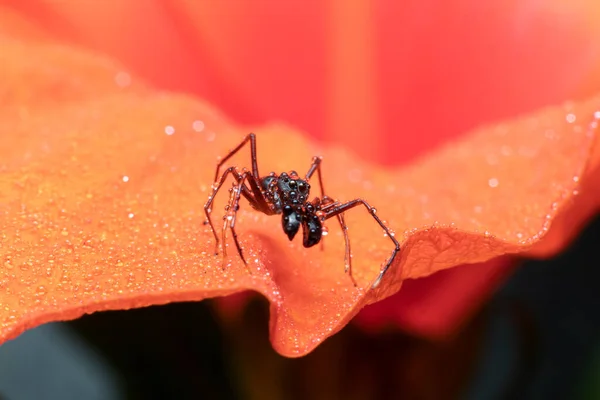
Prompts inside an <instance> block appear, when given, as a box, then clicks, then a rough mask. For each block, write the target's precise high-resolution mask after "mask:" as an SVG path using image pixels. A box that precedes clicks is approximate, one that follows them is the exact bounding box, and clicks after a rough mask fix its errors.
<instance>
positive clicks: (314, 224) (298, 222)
mask: <svg viewBox="0 0 600 400" xmlns="http://www.w3.org/2000/svg"><path fill="white" fill-rule="evenodd" d="M248 142H250V153H251V161H252V171H251V172H250V171H246V170H243V172H240V171H238V169H237V168H235V167H229V168H227V169H226V170H225V172H223V174H222V175H220V176H219V171H220V169H221V166H222V165H223V164H224V163H225V162H226V161H227V160H228V159H229V158H231V157H232V156H233V155H234V154H235V153H237V152H238V151H239V150H240V149H241V148H242V147H243V146H244V145H245V144H246V143H248ZM315 172H316V173H317V175H318V178H319V186H320V189H321V197H315V198H314V199H312V200H310V199H309V195H310V184H309V181H310V179H311V177H312V176H313V174H314V173H315ZM229 175H232V176H233V178H234V179H235V182H236V184H235V185H234V188H233V190H232V196H231V198H230V200H229V205H228V207H227V209H228V210H229V212H230V215H229V217H228V218H226V219H225V224H224V225H223V231H222V238H221V240H222V241H223V243H224V242H225V239H226V231H227V225H229V228H230V230H231V232H232V236H233V240H234V242H235V245H236V248H237V250H238V253H239V255H240V257H241V259H242V260H243V261H244V263H245V264H246V265H247V263H246V259H245V258H244V254H243V252H242V248H241V247H240V244H239V241H238V238H237V234H236V232H235V217H236V215H237V210H238V208H239V202H240V199H241V197H242V196H243V197H244V198H246V200H248V202H249V203H250V205H251V206H252V208H254V209H255V210H257V211H260V212H262V213H265V214H267V215H279V214H281V224H282V227H283V231H284V232H285V234H286V235H287V237H288V238H289V240H293V239H294V237H295V236H296V234H297V233H298V231H299V230H300V228H302V244H303V245H304V247H312V246H314V245H316V244H318V243H319V242H320V241H321V239H322V237H323V233H324V231H325V227H324V222H325V221H326V220H328V219H329V218H332V217H336V218H337V220H338V222H339V224H340V226H341V227H342V231H343V233H344V241H345V243H346V253H345V257H344V260H345V270H346V272H347V273H348V274H349V275H350V278H351V279H352V282H353V283H354V284H355V285H356V282H355V280H354V278H353V277H352V269H351V253H350V240H349V238H348V232H347V227H346V222H345V220H344V212H346V211H348V210H350V209H351V208H354V207H356V206H359V205H363V206H364V207H365V208H366V209H367V210H368V211H369V213H370V214H371V216H372V217H373V219H375V221H377V223H378V224H379V225H380V226H381V227H382V228H383V230H384V232H385V233H386V235H387V236H388V237H389V238H390V239H391V240H392V242H393V243H394V246H395V247H394V251H393V252H392V255H391V257H390V258H389V259H388V260H387V262H386V264H385V266H384V267H383V269H382V270H381V272H380V273H379V276H378V277H377V279H376V280H375V282H374V283H373V285H372V287H373V288H375V287H377V286H378V285H379V283H380V282H381V279H382V278H383V276H384V274H385V273H386V271H387V270H388V268H389V267H390V265H391V264H392V262H393V261H394V259H395V257H396V255H397V254H398V252H399V251H400V244H399V243H398V241H397V240H396V238H394V235H393V234H392V233H391V232H390V231H389V229H388V228H387V227H386V226H385V224H384V223H383V222H382V221H381V220H380V219H379V217H378V216H377V215H376V214H375V209H374V208H373V207H371V206H370V205H369V204H368V203H367V202H366V201H364V200H363V199H355V200H352V201H349V202H347V203H341V202H339V201H336V200H334V199H332V198H330V197H328V196H326V195H325V190H324V188H323V179H322V176H321V157H314V158H313V162H312V164H311V166H310V168H309V170H308V172H307V173H306V176H305V177H304V179H302V178H300V177H299V175H298V173H297V172H295V171H290V172H288V173H286V172H282V173H281V174H279V175H277V174H275V173H274V172H271V173H270V174H269V175H267V176H264V177H261V176H260V175H259V173H258V160H257V158H256V136H255V135H254V134H253V133H250V134H249V135H248V136H246V138H245V139H244V140H243V141H242V142H241V143H240V144H239V145H238V146H237V147H236V148H234V149H233V150H231V151H230V152H229V154H228V155H227V156H226V157H224V158H223V159H222V160H221V161H220V162H219V163H218V165H217V171H216V173H215V183H214V185H213V192H212V194H211V195H210V196H209V199H208V201H207V202H206V204H205V205H204V210H205V212H206V218H207V223H208V224H209V225H210V228H211V229H212V232H213V234H214V236H215V241H216V244H215V253H218V249H219V247H218V246H219V236H218V235H217V232H216V231H215V229H214V226H213V224H212V221H211V218H210V214H211V211H212V209H211V207H212V203H213V201H214V198H215V195H216V194H217V192H218V191H219V189H220V188H221V186H223V183H224V182H225V180H226V179H227V177H228V176H229ZM223 256H224V257H225V256H226V251H225V246H223Z"/></svg>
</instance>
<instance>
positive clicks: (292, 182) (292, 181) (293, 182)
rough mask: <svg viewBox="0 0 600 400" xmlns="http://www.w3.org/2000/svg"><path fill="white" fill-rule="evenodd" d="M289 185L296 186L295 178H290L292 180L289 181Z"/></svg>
mask: <svg viewBox="0 0 600 400" xmlns="http://www.w3.org/2000/svg"><path fill="white" fill-rule="evenodd" d="M290 187H291V188H292V189H293V188H295V187H296V181H295V180H293V179H292V180H291V181H290Z"/></svg>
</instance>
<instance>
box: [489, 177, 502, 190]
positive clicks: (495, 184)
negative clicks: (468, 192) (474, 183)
mask: <svg viewBox="0 0 600 400" xmlns="http://www.w3.org/2000/svg"><path fill="white" fill-rule="evenodd" d="M498 183H499V182H498V179H497V178H490V179H489V180H488V185H489V186H490V187H492V188H495V187H498Z"/></svg>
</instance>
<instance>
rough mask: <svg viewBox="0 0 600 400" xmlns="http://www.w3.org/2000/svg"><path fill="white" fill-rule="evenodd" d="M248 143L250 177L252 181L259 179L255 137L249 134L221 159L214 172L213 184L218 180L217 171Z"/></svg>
mask: <svg viewBox="0 0 600 400" xmlns="http://www.w3.org/2000/svg"><path fill="white" fill-rule="evenodd" d="M248 142H250V161H251V163H252V175H253V176H254V179H259V178H260V175H259V174H258V159H257V157H256V135H255V134H254V133H249V134H248V135H247V136H246V137H245V138H244V140H242V142H241V143H240V144H238V145H237V146H236V147H235V148H233V149H232V150H230V151H229V153H227V155H226V156H225V157H223V158H222V159H221V160H220V161H219V163H218V164H217V171H216V172H215V179H214V182H216V181H217V179H219V170H220V169H221V167H222V166H223V164H225V163H226V162H227V160H229V159H230V158H231V157H233V156H234V155H235V154H236V153H237V152H238V151H240V149H241V148H242V147H244V145H245V144H246V143H248Z"/></svg>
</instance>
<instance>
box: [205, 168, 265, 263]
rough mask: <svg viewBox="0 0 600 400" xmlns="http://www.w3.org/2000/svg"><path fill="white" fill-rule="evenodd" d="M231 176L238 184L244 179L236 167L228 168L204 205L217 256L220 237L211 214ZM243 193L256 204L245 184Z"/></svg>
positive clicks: (214, 185) (213, 187)
mask: <svg viewBox="0 0 600 400" xmlns="http://www.w3.org/2000/svg"><path fill="white" fill-rule="evenodd" d="M229 175H232V176H233V178H234V179H235V181H236V182H240V181H241V180H242V177H243V174H240V173H239V172H238V171H237V170H236V168H235V167H229V168H227V169H226V170H225V172H223V175H221V179H219V181H218V182H217V181H216V180H215V182H216V183H215V184H213V186H212V193H211V195H210V196H209V197H208V201H207V202H206V204H204V213H205V214H206V222H207V223H208V225H209V226H210V229H211V231H212V233H213V235H214V237H215V255H217V254H219V235H217V231H216V230H215V226H214V225H213V222H212V219H211V218H210V214H211V213H212V205H213V202H214V201H215V197H216V195H217V193H218V192H219V190H220V189H221V187H222V186H223V184H224V183H225V181H226V180H227V177H228V176H229ZM241 191H242V194H243V195H244V197H245V198H246V199H248V201H250V202H254V198H253V197H252V195H251V193H250V190H249V189H248V188H247V187H246V185H245V184H243V185H242V188H241Z"/></svg>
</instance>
